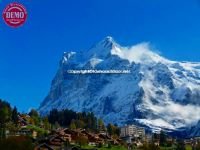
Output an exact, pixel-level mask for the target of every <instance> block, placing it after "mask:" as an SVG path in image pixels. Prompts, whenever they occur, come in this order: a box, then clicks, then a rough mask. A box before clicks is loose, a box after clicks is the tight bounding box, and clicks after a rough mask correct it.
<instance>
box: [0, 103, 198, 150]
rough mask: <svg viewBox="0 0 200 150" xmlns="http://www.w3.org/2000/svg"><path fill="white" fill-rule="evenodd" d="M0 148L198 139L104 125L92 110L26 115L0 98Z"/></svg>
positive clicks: (112, 148) (111, 148) (47, 149)
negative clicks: (89, 111) (87, 111)
mask: <svg viewBox="0 0 200 150" xmlns="http://www.w3.org/2000/svg"><path fill="white" fill-rule="evenodd" d="M0 107H1V109H0V116H1V117H0V123H1V124H0V125H1V128H0V147H1V149H5V150H6V149H15V150H87V149H91V150H97V149H99V150H126V149H128V150H160V149H161V150H162V149H163V150H164V149H170V150H190V149H191V150H199V149H200V138H199V137H193V138H185V139H180V138H175V137H172V136H169V135H167V133H166V132H164V131H162V130H161V131H160V132H159V133H151V132H149V131H147V132H146V131H145V128H144V127H141V126H138V125H135V124H130V125H125V126H121V127H118V126H117V125H113V124H108V125H106V124H104V122H103V120H101V119H97V118H96V117H95V116H94V115H93V113H76V112H73V111H71V110H63V111H58V110H52V111H50V113H49V115H48V116H43V117H42V116H40V115H39V114H38V112H37V111H36V110H34V109H32V110H31V111H30V112H29V113H28V114H25V113H19V112H18V111H17V108H16V107H14V108H12V107H10V105H9V103H7V102H5V101H2V100H1V101H0Z"/></svg>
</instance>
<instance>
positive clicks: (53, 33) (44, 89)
mask: <svg viewBox="0 0 200 150" xmlns="http://www.w3.org/2000/svg"><path fill="white" fill-rule="evenodd" d="M16 1H17V2H20V3H22V4H24V5H25V7H26V8H27V11H28V20H27V22H26V23H25V24H24V26H22V27H20V28H16V29H14V28H10V27H8V26H7V25H6V24H5V23H4V21H3V19H2V18H0V71H1V73H0V98H2V99H5V100H7V101H9V102H10V103H11V104H12V105H13V106H14V105H16V106H17V107H18V108H19V110H20V111H27V110H28V109H29V108H31V107H35V108H37V107H38V106H39V104H40V102H41V101H42V100H43V99H44V97H45V96H46V95H47V93H48V91H49V88H50V83H51V80H52V79H53V77H54V75H55V73H56V71H57V68H58V63H59V60H60V58H61V56H62V54H63V52H64V51H70V50H73V51H79V50H85V51H86V50H88V48H89V47H91V46H92V45H93V44H94V43H96V42H98V41H100V40H101V39H103V38H104V37H105V36H107V35H110V36H113V37H114V39H115V40H116V41H117V42H118V43H120V44H121V45H133V44H136V43H139V42H144V41H146V42H150V43H151V44H152V46H153V47H155V48H156V49H158V50H159V51H160V52H161V53H162V55H163V56H165V57H167V58H169V59H172V60H180V61H183V60H187V61H199V62H200V1H199V0H187V1H183V0H167V1H162V0H154V1H150V0H84V1H83V0H56V1H49V0H16ZM9 2H13V1H11V0H0V12H2V11H3V9H4V8H5V6H6V5H7V4H8V3H9Z"/></svg>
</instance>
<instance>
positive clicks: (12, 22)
mask: <svg viewBox="0 0 200 150" xmlns="http://www.w3.org/2000/svg"><path fill="white" fill-rule="evenodd" d="M3 19H4V21H5V23H6V24H7V25H9V26H11V27H19V26H21V25H23V24H24V22H25V21H26V19H27V11H26V8H25V7H24V6H23V5H21V4H19V3H16V2H14V3H10V4H8V5H7V6H6V8H5V9H4V11H3Z"/></svg>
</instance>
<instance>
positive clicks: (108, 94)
mask: <svg viewBox="0 0 200 150" xmlns="http://www.w3.org/2000/svg"><path fill="white" fill-rule="evenodd" d="M69 69H74V70H79V69H99V70H109V69H117V70H120V69H121V70H130V71H131V73H129V74H69V73H67V70H69ZM53 108H57V109H59V110H61V109H64V108H68V109H72V110H74V111H77V112H83V111H86V112H88V111H92V112H94V113H95V115H96V116H97V117H99V118H102V119H103V120H104V121H105V122H106V123H109V122H111V123H116V124H118V125H125V124H130V123H133V122H136V123H139V124H141V125H144V126H147V127H149V128H150V129H152V130H154V131H157V130H160V129H167V130H178V129H180V128H190V127H192V126H195V125H196V124H199V123H198V122H199V120H200V63H199V62H178V61H172V60H169V59H167V58H164V57H162V56H161V55H160V54H159V53H157V52H155V51H154V50H152V48H151V46H150V44H149V43H139V44H136V45H133V46H121V45H119V44H118V43H117V42H115V41H114V39H113V38H112V37H110V36H108V37H106V38H104V39H103V40H102V41H100V42H98V43H97V44H95V45H94V46H93V47H92V48H90V49H89V50H87V51H84V52H80V51H77V52H64V54H63V56H62V58H61V60H60V64H59V68H58V71H57V73H56V75H55V77H54V79H53V80H52V83H51V88H50V91H49V93H48V95H47V96H46V98H45V99H44V100H43V101H42V103H41V105H40V107H39V112H40V113H41V114H47V113H48V112H49V111H50V110H51V109H53Z"/></svg>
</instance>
